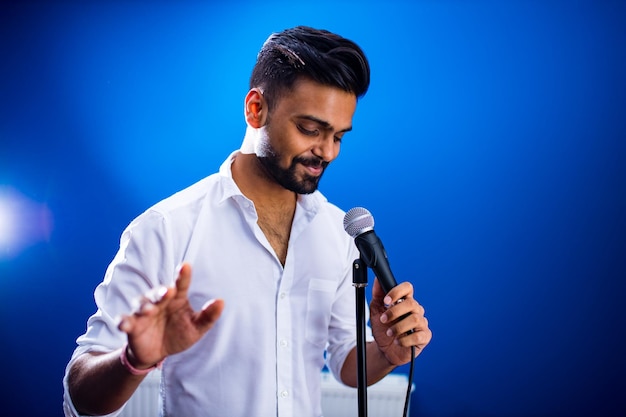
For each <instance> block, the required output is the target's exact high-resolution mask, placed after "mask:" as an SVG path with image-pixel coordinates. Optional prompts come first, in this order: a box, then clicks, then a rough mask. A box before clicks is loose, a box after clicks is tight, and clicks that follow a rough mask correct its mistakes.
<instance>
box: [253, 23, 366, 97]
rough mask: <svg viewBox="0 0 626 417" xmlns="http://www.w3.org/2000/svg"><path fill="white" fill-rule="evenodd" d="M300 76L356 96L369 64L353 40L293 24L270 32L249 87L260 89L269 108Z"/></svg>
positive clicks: (362, 90)
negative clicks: (272, 32) (284, 28)
mask: <svg viewBox="0 0 626 417" xmlns="http://www.w3.org/2000/svg"><path fill="white" fill-rule="evenodd" d="M301 78H308V79H310V80H313V81H315V82H318V83H320V84H323V85H327V86H331V87H337V88H340V89H342V90H344V91H347V92H349V93H353V94H354V95H355V96H356V97H357V98H360V97H362V96H364V95H365V93H366V92H367V89H368V88H369V83H370V67H369V63H368V61H367V58H366V56H365V53H364V52H363V51H362V50H361V48H360V47H359V46H358V45H357V44H356V43H354V42H353V41H351V40H349V39H346V38H343V37H341V36H339V35H337V34H334V33H332V32H329V31H327V30H322V29H314V28H311V27H307V26H297V27H294V28H291V29H286V30H284V31H282V32H278V33H274V34H272V35H271V36H270V37H269V38H268V39H267V40H266V41H265V43H264V44H263V47H262V48H261V50H260V51H259V54H258V56H257V61H256V64H255V66H254V68H253V70H252V75H251V77H250V88H255V87H258V88H260V89H261V90H262V91H263V95H264V97H265V100H266V101H267V103H268V107H269V108H270V109H272V108H273V106H275V104H276V101H277V100H278V99H279V98H280V97H281V96H282V95H283V94H284V93H286V92H288V91H290V90H291V89H292V88H293V86H294V84H295V83H296V81H298V80H299V79H301Z"/></svg>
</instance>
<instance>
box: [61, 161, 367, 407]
mask: <svg viewBox="0 0 626 417" xmlns="http://www.w3.org/2000/svg"><path fill="white" fill-rule="evenodd" d="M236 156H237V152H234V153H233V154H232V155H231V156H230V158H229V159H228V160H227V161H225V162H224V164H223V165H222V166H221V168H220V171H219V173H217V174H214V175H211V176H209V177H207V178H205V179H203V180H201V181H199V182H198V183H196V184H194V185H192V186H191V187H188V188H187V189H185V190H183V191H181V192H179V193H177V194H175V195H173V196H171V197H169V198H167V199H165V200H163V201H161V202H160V203H158V204H156V205H155V206H153V207H152V208H150V209H149V210H147V211H146V212H145V213H143V214H142V215H140V216H139V217H138V218H136V219H135V220H134V221H133V222H132V223H131V224H130V225H129V226H128V227H127V228H126V230H125V231H124V233H123V235H122V237H121V240H120V248H119V251H118V253H117V255H116V256H115V259H114V260H113V261H112V262H111V264H110V265H109V267H108V269H107V271H106V275H105V278H104V280H103V282H102V283H101V284H100V285H98V287H97V288H96V291H95V300H96V304H97V307H98V310H97V312H96V313H95V314H94V315H93V316H91V317H90V318H89V320H88V323H87V331H86V333H85V334H83V335H82V336H80V337H79V338H78V339H77V343H78V347H77V348H76V350H75V351H74V354H73V356H72V360H73V359H74V358H76V357H77V356H78V355H79V354H81V353H84V352H87V351H100V352H108V351H111V350H115V349H117V348H119V347H120V346H122V345H124V343H126V334H125V333H123V332H121V331H119V330H118V329H117V321H116V318H117V317H119V316H120V315H121V314H128V313H129V312H130V311H132V309H133V303H134V300H136V299H137V298H138V297H139V296H140V295H141V294H143V293H145V292H147V291H148V290H150V289H151V288H155V287H157V286H158V285H162V284H163V285H172V284H173V282H174V279H175V277H176V276H177V271H178V266H179V265H180V264H181V263H182V262H183V261H186V262H189V263H190V264H191V266H192V282H191V287H190V290H189V299H190V302H191V305H192V307H193V308H194V309H195V310H199V309H201V307H202V306H203V305H204V303H205V302H206V301H208V300H210V299H212V298H222V299H224V301H225V308H224V311H223V313H222V316H221V317H220V319H219V320H218V322H217V324H216V325H215V326H214V327H213V328H212V329H211V330H210V331H209V332H208V333H207V334H206V335H205V336H204V337H203V338H202V339H201V340H200V341H199V342H198V343H196V344H195V345H193V346H192V347H191V348H190V349H188V350H186V351H184V352H181V353H179V354H176V355H172V356H170V357H168V358H167V359H166V360H165V363H164V364H163V368H162V371H163V372H162V380H161V396H162V398H161V399H162V403H163V415H164V416H178V417H196V416H219V417H224V416H228V417H238V416H241V417H253V416H259V417H267V416H274V415H275V416H280V417H286V416H294V417H306V416H315V417H319V416H321V415H322V411H321V405H320V399H321V393H320V379H321V377H320V371H321V369H322V368H323V366H324V363H325V359H324V354H325V351H327V353H326V356H327V357H326V361H327V364H328V367H329V368H330V370H331V371H332V372H333V373H334V374H335V375H336V376H338V375H339V374H340V370H341V367H342V365H343V362H344V360H345V358H346V355H347V354H348V352H349V351H350V350H351V349H352V348H353V347H354V346H355V345H356V341H355V338H356V318H355V290H354V287H353V285H352V264H353V261H354V260H355V259H357V258H358V256H359V255H358V250H357V249H356V246H355V245H354V241H353V240H352V239H351V238H350V236H348V234H347V233H346V232H345V231H344V230H343V226H342V222H343V216H344V212H343V211H341V210H340V209H339V208H337V207H336V206H334V205H332V204H330V203H328V202H327V200H326V199H325V198H324V197H323V196H322V194H321V193H319V192H318V191H316V192H314V193H312V194H309V195H300V196H299V198H298V203H297V206H296V211H295V217H294V220H293V225H292V229H291V236H290V239H289V246H288V251H287V259H286V262H285V266H284V267H283V266H282V264H281V263H280V261H279V260H278V258H277V257H276V254H275V252H274V250H273V249H272V247H271V246H270V244H269V242H268V240H267V239H266V237H265V235H264V234H263V232H262V231H261V229H260V228H259V226H258V225H257V214H256V211H255V208H254V205H253V203H252V201H250V200H249V199H247V198H246V197H245V196H243V195H242V194H241V192H240V191H239V189H238V188H237V186H236V184H235V182H234V181H233V179H232V174H231V163H232V161H233V160H234V158H236ZM367 338H368V339H369V340H371V334H369V329H368V336H367ZM70 364H71V361H70ZM70 364H68V368H67V369H69V366H70ZM64 387H65V394H64V410H65V413H66V415H67V416H78V415H79V414H78V413H77V412H76V410H75V408H74V406H73V405H72V403H71V399H70V397H69V394H68V390H67V371H66V377H65V378H64ZM116 414H117V413H113V414H111V416H114V415H116Z"/></svg>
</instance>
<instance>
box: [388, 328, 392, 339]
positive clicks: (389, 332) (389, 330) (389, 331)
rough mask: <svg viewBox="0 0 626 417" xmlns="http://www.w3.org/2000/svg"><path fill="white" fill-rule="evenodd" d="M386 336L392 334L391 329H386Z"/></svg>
mask: <svg viewBox="0 0 626 417" xmlns="http://www.w3.org/2000/svg"><path fill="white" fill-rule="evenodd" d="M387 336H389V337H391V336H393V331H392V330H391V329H387Z"/></svg>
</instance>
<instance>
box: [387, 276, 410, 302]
mask: <svg viewBox="0 0 626 417" xmlns="http://www.w3.org/2000/svg"><path fill="white" fill-rule="evenodd" d="M408 298H413V284H411V283H410V282H406V281H405V282H402V283H400V284H398V285H396V286H395V287H393V288H392V289H391V290H389V292H388V293H387V295H386V296H385V299H384V303H385V305H392V304H396V303H398V302H401V300H406V299H408Z"/></svg>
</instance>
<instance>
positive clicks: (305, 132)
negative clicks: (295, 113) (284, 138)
mask: <svg viewBox="0 0 626 417" xmlns="http://www.w3.org/2000/svg"><path fill="white" fill-rule="evenodd" d="M297 126H298V130H299V131H300V132H302V133H304V134H305V135H307V136H315V135H317V130H309V129H306V128H305V127H304V126H302V125H297Z"/></svg>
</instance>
